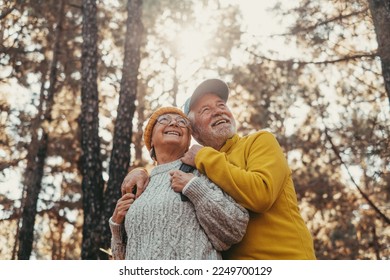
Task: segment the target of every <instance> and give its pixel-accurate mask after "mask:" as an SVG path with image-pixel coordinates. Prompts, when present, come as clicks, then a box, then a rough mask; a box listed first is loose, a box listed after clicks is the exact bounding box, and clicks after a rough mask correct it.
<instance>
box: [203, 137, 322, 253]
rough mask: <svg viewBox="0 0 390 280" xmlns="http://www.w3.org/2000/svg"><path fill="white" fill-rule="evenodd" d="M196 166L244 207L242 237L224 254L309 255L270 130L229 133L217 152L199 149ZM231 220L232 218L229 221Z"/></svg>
mask: <svg viewBox="0 0 390 280" xmlns="http://www.w3.org/2000/svg"><path fill="white" fill-rule="evenodd" d="M195 163H196V168H197V169H198V170H199V171H200V172H201V173H204V174H205V175H206V176H207V177H208V178H210V180H212V181H213V182H214V183H215V184H216V185H218V186H219V187H220V188H222V189H223V190H224V191H225V192H226V193H228V194H229V195H230V196H232V197H233V198H234V199H235V200H236V201H237V202H238V203H239V204H241V205H242V206H244V207H245V208H246V209H248V210H249V211H250V219H249V224H248V228H247V232H246V234H245V236H244V238H243V240H242V241H241V242H240V243H238V244H236V245H234V246H233V247H232V248H230V249H229V250H228V251H226V252H224V258H225V259H261V260H278V259H281V260H293V259H315V258H316V257H315V253H314V248H313V240H312V237H311V234H310V232H309V230H308V228H307V227H306V225H305V223H304V221H303V219H302V216H301V215H300V212H299V208H298V202H297V197H296V193H295V189H294V184H293V181H292V179H291V170H290V168H289V167H288V164H287V160H286V158H285V156H284V154H283V151H282V149H281V148H280V146H279V143H278V141H277V140H276V139H275V137H274V135H273V134H271V133H269V132H267V131H259V132H257V133H254V134H251V135H248V136H245V137H242V138H241V137H239V136H238V135H237V134H235V135H234V136H233V137H232V138H231V139H229V140H228V141H226V143H225V145H224V146H223V147H222V148H221V150H220V151H217V150H215V149H213V148H210V147H204V148H202V149H201V150H200V151H199V152H198V154H197V155H196V158H195ZM232 222H234V221H232Z"/></svg>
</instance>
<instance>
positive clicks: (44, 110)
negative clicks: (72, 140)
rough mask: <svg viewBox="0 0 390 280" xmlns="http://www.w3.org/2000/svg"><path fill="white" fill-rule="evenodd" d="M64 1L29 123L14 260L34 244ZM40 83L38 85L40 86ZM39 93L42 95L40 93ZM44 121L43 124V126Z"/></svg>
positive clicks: (26, 255)
mask: <svg viewBox="0 0 390 280" xmlns="http://www.w3.org/2000/svg"><path fill="white" fill-rule="evenodd" d="M63 15H64V1H63V0H61V2H60V5H59V11H58V22H57V32H56V38H55V42H54V48H53V60H52V63H51V66H50V78H49V79H50V86H49V89H48V92H47V96H46V98H44V94H41V100H40V105H39V106H40V107H39V109H38V115H37V117H36V118H35V119H34V120H33V123H32V137H31V144H30V146H29V150H28V154H27V167H26V170H25V173H24V184H25V189H26V193H25V194H23V199H24V203H23V213H22V226H21V228H20V231H19V236H18V240H19V251H18V259H20V260H28V259H29V258H30V255H31V251H32V246H33V241H34V224H35V216H36V213H37V203H38V196H39V192H40V191H41V184H42V177H43V168H44V163H45V159H46V151H47V145H48V131H47V129H46V128H47V125H48V123H50V121H51V110H52V107H53V103H54V93H55V91H56V83H57V64H58V55H59V52H60V40H61V35H62V22H63ZM43 84H44V83H43V82H42V85H43ZM42 93H43V92H42ZM44 122H47V123H46V124H45V123H44Z"/></svg>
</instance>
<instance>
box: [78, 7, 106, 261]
mask: <svg viewBox="0 0 390 280" xmlns="http://www.w3.org/2000/svg"><path fill="white" fill-rule="evenodd" d="M96 14H97V7H96V0H83V31H82V35H83V46H82V56H81V63H82V85H81V102H82V105H81V115H80V119H79V122H80V129H81V135H80V136H81V150H82V155H81V158H80V161H81V162H80V163H81V164H80V165H81V174H82V176H83V179H82V182H81V188H82V192H83V210H84V224H83V241H82V248H81V258H82V259H98V257H99V245H98V244H99V242H100V241H99V240H100V234H99V233H98V231H97V230H98V223H99V220H100V215H101V207H102V197H103V187H104V183H103V178H102V161H101V157H100V138H99V95H98V89H97V61H98V54H97V37H98V36H97V19H96V16H97V15H96Z"/></svg>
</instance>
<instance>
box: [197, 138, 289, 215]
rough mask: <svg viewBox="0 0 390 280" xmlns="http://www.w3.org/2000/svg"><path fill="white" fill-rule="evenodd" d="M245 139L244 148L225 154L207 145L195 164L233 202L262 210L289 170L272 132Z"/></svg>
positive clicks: (258, 211)
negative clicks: (233, 160) (234, 159)
mask: <svg viewBox="0 0 390 280" xmlns="http://www.w3.org/2000/svg"><path fill="white" fill-rule="evenodd" d="M247 141H248V143H247V144H246V145H245V149H243V150H239V151H238V150H236V151H234V154H232V153H230V154H229V155H228V156H227V155H226V154H225V153H223V152H219V151H216V150H214V149H212V148H210V147H205V148H202V149H201V150H200V151H199V152H198V153H197V155H196V158H195V163H196V167H197V169H198V170H199V171H200V172H201V173H203V174H205V175H206V176H207V177H208V178H209V179H210V180H211V181H213V182H214V183H215V184H216V185H218V186H219V187H220V188H222V189H223V190H224V191H225V192H227V193H228V194H229V195H230V196H232V197H233V199H234V200H235V201H237V202H238V203H240V204H241V205H242V206H244V207H245V208H246V209H248V210H251V211H253V212H257V213H262V212H265V211H267V210H268V209H269V208H271V207H272V205H273V203H274V202H275V200H276V199H277V198H278V196H279V194H280V193H281V190H282V188H283V186H284V185H285V184H286V180H288V178H289V176H290V173H291V172H290V169H289V167H288V165H287V161H286V159H285V156H284V154H283V152H282V150H281V148H280V146H279V143H278V142H277V140H276V139H275V137H274V136H273V135H272V134H271V133H269V132H261V133H257V134H256V135H254V136H253V137H252V138H251V139H250V140H247ZM229 157H230V158H229ZM233 157H237V158H238V160H237V162H240V161H241V163H240V164H241V165H242V166H237V162H236V163H235V164H232V163H231V162H230V161H231V160H232V159H233ZM242 158H243V159H244V160H241V159H242Z"/></svg>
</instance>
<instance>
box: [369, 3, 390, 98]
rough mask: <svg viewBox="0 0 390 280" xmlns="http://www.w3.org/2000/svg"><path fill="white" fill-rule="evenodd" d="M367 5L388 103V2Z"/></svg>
mask: <svg viewBox="0 0 390 280" xmlns="http://www.w3.org/2000/svg"><path fill="white" fill-rule="evenodd" d="M368 3H369V6H370V11H371V17H372V20H373V22H374V26H375V33H376V37H377V41H378V54H379V57H380V58H381V64H382V75H383V79H384V83H385V89H386V93H387V97H388V99H389V103H390V0H369V1H368ZM389 105H390V104H389Z"/></svg>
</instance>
